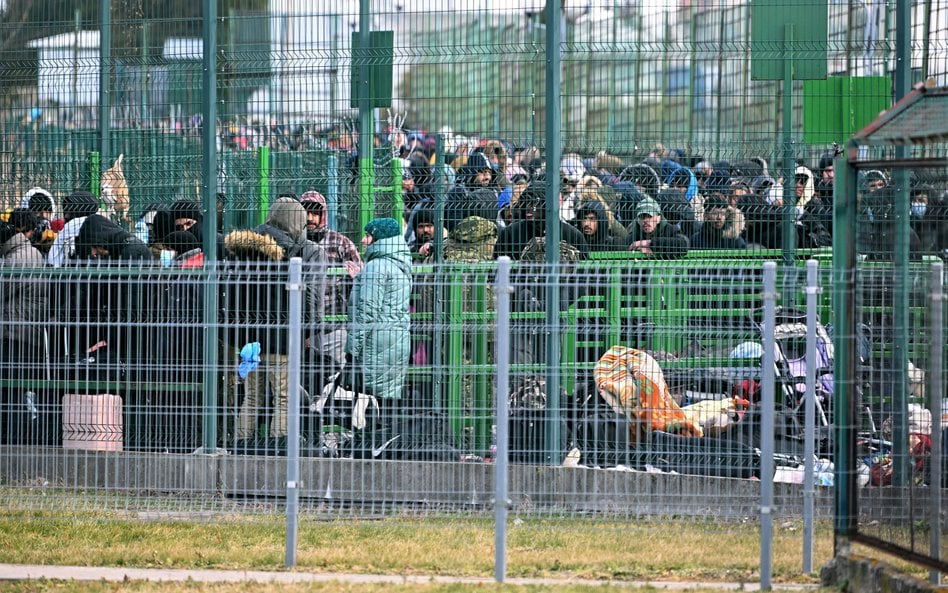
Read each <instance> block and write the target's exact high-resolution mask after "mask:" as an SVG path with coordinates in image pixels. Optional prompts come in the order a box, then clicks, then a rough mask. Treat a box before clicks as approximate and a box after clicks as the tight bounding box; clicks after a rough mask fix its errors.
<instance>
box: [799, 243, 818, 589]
mask: <svg viewBox="0 0 948 593" xmlns="http://www.w3.org/2000/svg"><path fill="white" fill-rule="evenodd" d="M819 265H820V264H819V263H818V262H817V261H816V260H812V259H811V260H807V262H806V289H805V290H806V402H805V410H804V420H803V422H804V427H803V430H804V434H803V574H811V573H812V572H813V490H814V479H813V465H814V458H815V456H816V447H815V442H814V439H815V432H816V428H815V426H816V365H815V363H816V323H817V321H816V319H817V317H816V299H817V296H818V295H819V292H820V286H819V285H820V280H819V276H818V274H819Z"/></svg>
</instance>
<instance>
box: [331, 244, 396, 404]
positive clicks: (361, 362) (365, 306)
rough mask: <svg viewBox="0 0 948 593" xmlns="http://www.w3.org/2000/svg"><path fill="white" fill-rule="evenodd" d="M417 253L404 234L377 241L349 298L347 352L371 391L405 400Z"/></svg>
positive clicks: (380, 395) (371, 392)
mask: <svg viewBox="0 0 948 593" xmlns="http://www.w3.org/2000/svg"><path fill="white" fill-rule="evenodd" d="M411 289H412V277H411V254H410V253H409V251H408V246H407V245H406V244H405V240H404V239H403V238H402V237H401V236H395V237H388V238H386V239H380V240H378V241H375V242H373V243H372V244H370V245H369V246H368V248H367V249H366V251H365V266H364V267H363V268H362V270H361V271H360V272H359V274H358V275H357V276H356V277H355V282H354V284H353V286H352V294H350V295H349V335H348V337H347V340H346V352H347V353H348V354H351V355H352V358H353V359H354V360H356V361H357V362H356V363H355V364H357V365H358V369H359V370H361V372H362V377H363V380H364V386H365V390H366V392H368V393H370V394H372V395H374V396H375V397H377V398H383V399H399V398H401V395H402V386H403V384H404V382H405V374H406V372H407V370H408V356H409V353H410V351H411V339H410V335H409V326H410V320H409V316H408V306H409V300H410V297H411Z"/></svg>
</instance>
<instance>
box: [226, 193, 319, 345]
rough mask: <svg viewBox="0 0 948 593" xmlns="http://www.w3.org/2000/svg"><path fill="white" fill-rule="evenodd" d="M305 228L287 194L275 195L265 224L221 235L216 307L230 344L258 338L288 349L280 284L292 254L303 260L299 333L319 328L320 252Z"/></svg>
mask: <svg viewBox="0 0 948 593" xmlns="http://www.w3.org/2000/svg"><path fill="white" fill-rule="evenodd" d="M290 202H292V203H290ZM305 233H306V211H305V210H304V209H303V206H302V205H301V204H300V203H299V202H297V201H296V200H294V199H293V198H280V199H279V200H277V202H276V203H275V204H274V205H273V207H272V208H271V210H270V220H269V221H268V222H267V223H265V224H262V225H260V226H258V227H256V228H255V229H253V230H241V231H233V232H231V233H228V234H227V236H226V237H225V238H224V249H225V251H226V252H227V255H228V259H229V260H231V261H230V262H229V263H228V265H227V266H226V267H225V268H224V272H223V275H222V276H223V277H222V286H223V289H224V292H223V295H222V301H223V302H222V309H223V312H224V319H225V320H226V321H227V322H228V324H229V326H230V335H229V336H228V340H229V343H230V344H235V345H237V346H243V345H244V344H246V343H249V342H260V346H261V350H262V351H263V352H267V353H270V354H287V353H288V343H287V339H286V334H287V324H288V323H289V298H290V297H289V292H290V291H288V290H287V289H286V283H287V274H288V270H287V267H286V266H285V265H284V262H287V261H289V260H290V259H291V258H293V257H300V258H302V260H303V286H304V293H303V330H304V335H315V334H317V333H320V332H321V331H322V329H323V328H322V327H321V325H322V321H323V316H324V313H325V300H324V298H323V297H324V295H325V292H326V254H325V251H324V250H323V249H321V248H320V247H319V246H318V245H317V244H316V243H313V242H312V241H310V240H308V239H306V237H305Z"/></svg>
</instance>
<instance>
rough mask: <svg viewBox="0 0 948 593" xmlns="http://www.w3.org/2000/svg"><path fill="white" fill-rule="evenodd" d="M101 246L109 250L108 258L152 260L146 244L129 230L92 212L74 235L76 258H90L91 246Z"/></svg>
mask: <svg viewBox="0 0 948 593" xmlns="http://www.w3.org/2000/svg"><path fill="white" fill-rule="evenodd" d="M93 247H102V248H104V249H107V250H108V252H109V255H108V258H106V259H108V260H111V261H117V260H126V261H133V260H153V259H154V257H153V256H152V253H151V251H150V250H149V249H148V246H147V245H145V244H144V243H142V242H141V240H140V239H139V238H138V237H136V236H135V235H133V234H131V233H130V232H128V231H126V230H125V229H123V228H122V227H120V226H119V225H117V224H115V223H114V222H112V221H111V220H109V219H108V218H106V217H104V216H101V215H99V214H94V215H92V216H89V217H87V218H86V220H85V222H83V223H82V227H81V228H80V229H79V236H78V237H76V258H77V259H80V260H87V259H90V258H92V248H93Z"/></svg>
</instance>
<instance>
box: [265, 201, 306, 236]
mask: <svg viewBox="0 0 948 593" xmlns="http://www.w3.org/2000/svg"><path fill="white" fill-rule="evenodd" d="M267 222H269V223H270V224H272V225H273V226H275V227H276V228H278V229H280V230H281V231H285V232H286V233H287V234H288V235H290V237H292V238H293V239H304V238H305V237H306V235H305V233H306V209H304V208H303V205H302V204H300V203H299V201H298V200H295V199H293V198H290V197H285V198H280V199H279V200H277V201H276V202H274V203H273V206H271V207H270V218H269V220H268V221H267Z"/></svg>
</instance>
